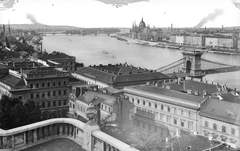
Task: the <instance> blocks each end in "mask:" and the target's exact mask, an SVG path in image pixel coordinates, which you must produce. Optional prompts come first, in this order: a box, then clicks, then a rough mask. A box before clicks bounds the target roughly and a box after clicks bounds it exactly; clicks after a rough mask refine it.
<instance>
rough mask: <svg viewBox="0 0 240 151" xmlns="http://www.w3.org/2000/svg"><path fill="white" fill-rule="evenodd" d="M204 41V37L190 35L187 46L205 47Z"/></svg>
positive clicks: (186, 42) (187, 38)
mask: <svg viewBox="0 0 240 151" xmlns="http://www.w3.org/2000/svg"><path fill="white" fill-rule="evenodd" d="M204 40H205V38H204V36H202V35H189V36H186V41H185V44H187V45H193V46H204V45H205V43H204Z"/></svg>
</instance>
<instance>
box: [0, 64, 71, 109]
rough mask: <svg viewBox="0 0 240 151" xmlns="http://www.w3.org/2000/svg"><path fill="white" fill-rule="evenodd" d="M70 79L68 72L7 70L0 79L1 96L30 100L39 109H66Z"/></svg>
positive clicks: (48, 69) (47, 69) (42, 69)
mask: <svg viewBox="0 0 240 151" xmlns="http://www.w3.org/2000/svg"><path fill="white" fill-rule="evenodd" d="M70 77H71V75H70V74H69V73H68V72H61V71H58V70H56V69H54V68H47V67H41V68H35V69H25V70H21V72H17V71H12V70H9V72H7V73H5V75H4V76H2V77H1V78H0V89H1V95H2V94H5V95H8V96H10V97H17V98H19V99H21V100H23V101H28V100H32V101H34V102H35V103H36V104H37V105H39V106H40V107H41V109H54V108H62V107H64V108H68V96H69V92H70V90H71V87H70V86H69V79H70Z"/></svg>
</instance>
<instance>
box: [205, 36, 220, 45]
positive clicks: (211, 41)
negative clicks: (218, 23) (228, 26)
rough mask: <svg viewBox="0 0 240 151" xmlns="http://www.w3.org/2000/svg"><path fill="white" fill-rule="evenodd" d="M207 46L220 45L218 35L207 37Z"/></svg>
mask: <svg viewBox="0 0 240 151" xmlns="http://www.w3.org/2000/svg"><path fill="white" fill-rule="evenodd" d="M205 46H208V47H216V46H218V38H217V37H206V38H205Z"/></svg>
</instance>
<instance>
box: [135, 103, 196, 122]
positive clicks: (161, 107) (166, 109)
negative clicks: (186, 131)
mask: <svg viewBox="0 0 240 151" xmlns="http://www.w3.org/2000/svg"><path fill="white" fill-rule="evenodd" d="M132 102H133V103H135V102H134V99H133V98H132ZM136 103H137V104H140V100H139V99H137V101H136ZM142 105H148V106H149V107H154V108H156V109H158V108H159V107H158V106H159V104H157V103H151V102H148V103H146V101H144V100H143V101H142ZM160 109H161V110H163V111H168V112H173V113H174V114H178V110H177V108H176V107H170V106H167V105H164V104H161V105H160ZM179 111H180V114H181V115H182V116H184V114H185V113H184V110H183V109H179ZM186 113H187V114H188V117H190V118H193V114H194V113H193V112H192V111H187V112H186Z"/></svg>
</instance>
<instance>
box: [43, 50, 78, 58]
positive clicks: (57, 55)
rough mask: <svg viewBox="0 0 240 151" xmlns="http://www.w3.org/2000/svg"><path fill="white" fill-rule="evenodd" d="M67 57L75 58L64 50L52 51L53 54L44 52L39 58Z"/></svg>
mask: <svg viewBox="0 0 240 151" xmlns="http://www.w3.org/2000/svg"><path fill="white" fill-rule="evenodd" d="M65 58H74V57H73V56H69V55H67V54H65V53H62V52H56V51H54V52H52V53H51V54H47V53H44V54H43V55H42V56H41V57H40V58H39V59H43V60H48V59H50V60H51V59H52V60H54V59H65Z"/></svg>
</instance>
